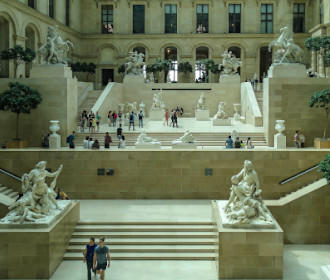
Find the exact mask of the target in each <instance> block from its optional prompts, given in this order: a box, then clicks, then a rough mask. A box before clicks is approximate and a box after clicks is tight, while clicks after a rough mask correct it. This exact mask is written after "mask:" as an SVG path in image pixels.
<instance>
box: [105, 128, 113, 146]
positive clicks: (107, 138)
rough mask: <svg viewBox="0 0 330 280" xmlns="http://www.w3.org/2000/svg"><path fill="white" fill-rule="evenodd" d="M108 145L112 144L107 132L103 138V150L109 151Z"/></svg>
mask: <svg viewBox="0 0 330 280" xmlns="http://www.w3.org/2000/svg"><path fill="white" fill-rule="evenodd" d="M110 143H112V139H111V136H110V135H109V132H107V133H106V134H105V136H104V148H105V149H109V148H110Z"/></svg>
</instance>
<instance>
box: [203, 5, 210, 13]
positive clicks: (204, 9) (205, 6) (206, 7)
mask: <svg viewBox="0 0 330 280" xmlns="http://www.w3.org/2000/svg"><path fill="white" fill-rule="evenodd" d="M208 12H209V5H203V13H204V14H207V13H208Z"/></svg>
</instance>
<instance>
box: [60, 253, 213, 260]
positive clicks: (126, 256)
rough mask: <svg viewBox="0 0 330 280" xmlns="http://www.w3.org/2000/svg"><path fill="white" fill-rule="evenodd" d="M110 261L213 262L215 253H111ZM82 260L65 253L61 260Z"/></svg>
mask: <svg viewBox="0 0 330 280" xmlns="http://www.w3.org/2000/svg"><path fill="white" fill-rule="evenodd" d="M110 255H111V260H123V261H125V260H205V261H206V260H211V261H212V260H215V258H216V254H215V253H111V252H110ZM82 259H83V256H82V253H65V254H64V257H63V260H72V261H73V260H76V261H81V260H82Z"/></svg>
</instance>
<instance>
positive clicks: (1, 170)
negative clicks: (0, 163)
mask: <svg viewBox="0 0 330 280" xmlns="http://www.w3.org/2000/svg"><path fill="white" fill-rule="evenodd" d="M0 174H4V175H7V176H9V177H11V178H13V179H14V180H17V181H20V182H22V178H21V177H20V176H18V175H16V174H14V173H12V172H10V171H8V170H5V169H3V168H0Z"/></svg>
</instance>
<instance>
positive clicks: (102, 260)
mask: <svg viewBox="0 0 330 280" xmlns="http://www.w3.org/2000/svg"><path fill="white" fill-rule="evenodd" d="M107 266H108V267H110V253H109V248H108V247H107V246H105V245H104V237H101V238H100V242H99V245H98V246H97V247H96V248H95V250H94V258H93V268H94V269H96V274H99V275H100V276H101V279H102V280H104V274H105V270H106V268H107Z"/></svg>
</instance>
